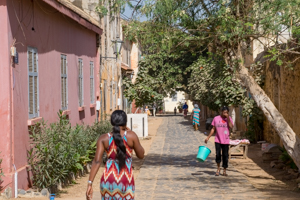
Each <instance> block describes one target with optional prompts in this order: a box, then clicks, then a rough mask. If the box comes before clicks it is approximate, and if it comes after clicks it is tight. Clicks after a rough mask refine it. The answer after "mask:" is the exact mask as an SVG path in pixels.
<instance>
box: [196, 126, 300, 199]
mask: <svg viewBox="0 0 300 200" xmlns="http://www.w3.org/2000/svg"><path fill="white" fill-rule="evenodd" d="M200 123H201V127H200V131H201V132H203V133H204V132H206V133H207V134H209V131H207V130H205V127H204V124H205V121H201V122H200ZM214 139H215V138H214V136H212V137H211V139H210V140H209V141H210V142H214ZM229 162H230V164H232V165H233V166H234V167H235V169H236V170H238V171H239V172H241V173H243V174H244V175H245V176H246V177H247V179H248V180H249V181H250V183H251V184H252V185H253V186H254V187H255V188H257V189H259V190H260V191H262V192H263V193H264V194H265V195H266V196H267V197H269V199H272V200H277V199H278V200H279V199H284V200H296V199H298V200H299V199H300V190H299V189H298V188H297V183H296V179H287V177H288V173H287V171H285V170H283V169H276V168H271V167H270V163H269V162H268V163H264V162H263V160H262V151H261V146H260V144H250V145H249V148H248V158H247V159H242V158H237V157H235V158H233V159H231V160H230V161H229ZM229 175H230V174H229Z"/></svg>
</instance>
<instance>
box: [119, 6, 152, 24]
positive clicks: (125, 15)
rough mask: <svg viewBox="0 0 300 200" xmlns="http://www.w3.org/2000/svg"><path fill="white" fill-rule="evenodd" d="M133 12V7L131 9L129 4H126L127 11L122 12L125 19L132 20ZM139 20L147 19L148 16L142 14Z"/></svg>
mask: <svg viewBox="0 0 300 200" xmlns="http://www.w3.org/2000/svg"><path fill="white" fill-rule="evenodd" d="M132 12H133V9H131V8H130V7H129V6H127V5H126V7H125V12H124V13H123V14H121V17H122V18H123V19H126V20H130V19H131V16H132ZM139 20H140V21H146V20H147V18H146V16H140V19H139Z"/></svg>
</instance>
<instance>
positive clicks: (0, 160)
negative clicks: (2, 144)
mask: <svg viewBox="0 0 300 200" xmlns="http://www.w3.org/2000/svg"><path fill="white" fill-rule="evenodd" d="M0 153H1V152H0ZM1 165H2V158H0V192H1V191H2V186H1V185H2V182H3V179H2V178H3V177H4V173H3V169H2V166H1Z"/></svg>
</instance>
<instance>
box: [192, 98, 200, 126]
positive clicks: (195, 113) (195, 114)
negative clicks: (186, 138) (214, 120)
mask: <svg viewBox="0 0 300 200" xmlns="http://www.w3.org/2000/svg"><path fill="white" fill-rule="evenodd" d="M200 111H201V110H200V108H199V106H198V104H195V105H194V109H193V111H192V114H191V119H193V126H194V129H195V131H197V130H198V125H199V126H200V122H199V118H200Z"/></svg>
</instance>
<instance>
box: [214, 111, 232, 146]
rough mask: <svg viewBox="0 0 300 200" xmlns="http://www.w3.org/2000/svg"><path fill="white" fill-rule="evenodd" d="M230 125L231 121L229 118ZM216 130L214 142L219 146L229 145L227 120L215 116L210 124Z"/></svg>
mask: <svg viewBox="0 0 300 200" xmlns="http://www.w3.org/2000/svg"><path fill="white" fill-rule="evenodd" d="M229 119H230V121H231V123H232V125H233V122H232V119H231V117H229ZM211 125H212V126H214V127H215V128H216V137H215V142H217V143H220V144H230V138H229V136H230V130H229V126H228V123H227V118H222V117H221V116H220V115H219V116H216V117H215V118H214V120H213V121H212V123H211Z"/></svg>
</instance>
